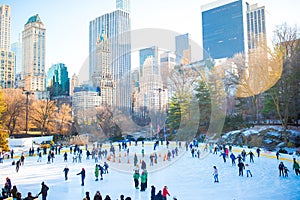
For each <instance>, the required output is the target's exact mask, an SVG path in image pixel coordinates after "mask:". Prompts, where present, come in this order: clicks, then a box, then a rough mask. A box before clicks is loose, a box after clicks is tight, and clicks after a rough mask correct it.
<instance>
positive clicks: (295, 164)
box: [293, 161, 299, 169]
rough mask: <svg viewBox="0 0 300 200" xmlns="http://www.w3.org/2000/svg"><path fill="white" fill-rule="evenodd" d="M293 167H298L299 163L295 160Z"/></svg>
mask: <svg viewBox="0 0 300 200" xmlns="http://www.w3.org/2000/svg"><path fill="white" fill-rule="evenodd" d="M293 169H299V164H298V163H297V162H296V161H294V165H293Z"/></svg>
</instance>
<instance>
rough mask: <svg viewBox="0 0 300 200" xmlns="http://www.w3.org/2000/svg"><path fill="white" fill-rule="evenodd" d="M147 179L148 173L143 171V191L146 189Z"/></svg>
mask: <svg viewBox="0 0 300 200" xmlns="http://www.w3.org/2000/svg"><path fill="white" fill-rule="evenodd" d="M146 181H147V175H146V173H145V172H144V171H143V172H142V174H141V192H143V191H145V190H146Z"/></svg>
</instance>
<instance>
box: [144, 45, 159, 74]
mask: <svg viewBox="0 0 300 200" xmlns="http://www.w3.org/2000/svg"><path fill="white" fill-rule="evenodd" d="M139 53H140V74H141V76H143V74H144V72H143V71H144V63H145V61H146V60H147V59H148V58H151V59H152V61H151V62H152V64H153V71H152V72H151V73H153V74H156V75H158V74H159V54H158V47H157V46H152V47H148V48H144V49H140V51H139Z"/></svg>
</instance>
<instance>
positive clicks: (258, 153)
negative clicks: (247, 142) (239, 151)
mask: <svg viewBox="0 0 300 200" xmlns="http://www.w3.org/2000/svg"><path fill="white" fill-rule="evenodd" d="M260 151H261V150H260V148H257V149H256V153H257V157H258V158H259V156H260Z"/></svg>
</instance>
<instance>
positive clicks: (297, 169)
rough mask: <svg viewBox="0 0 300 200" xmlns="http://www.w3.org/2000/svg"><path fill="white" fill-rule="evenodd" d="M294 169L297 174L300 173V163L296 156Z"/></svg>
mask: <svg viewBox="0 0 300 200" xmlns="http://www.w3.org/2000/svg"><path fill="white" fill-rule="evenodd" d="M293 160H294V163H293V170H295V173H296V176H298V175H300V170H299V163H297V161H296V158H294V159H293Z"/></svg>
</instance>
